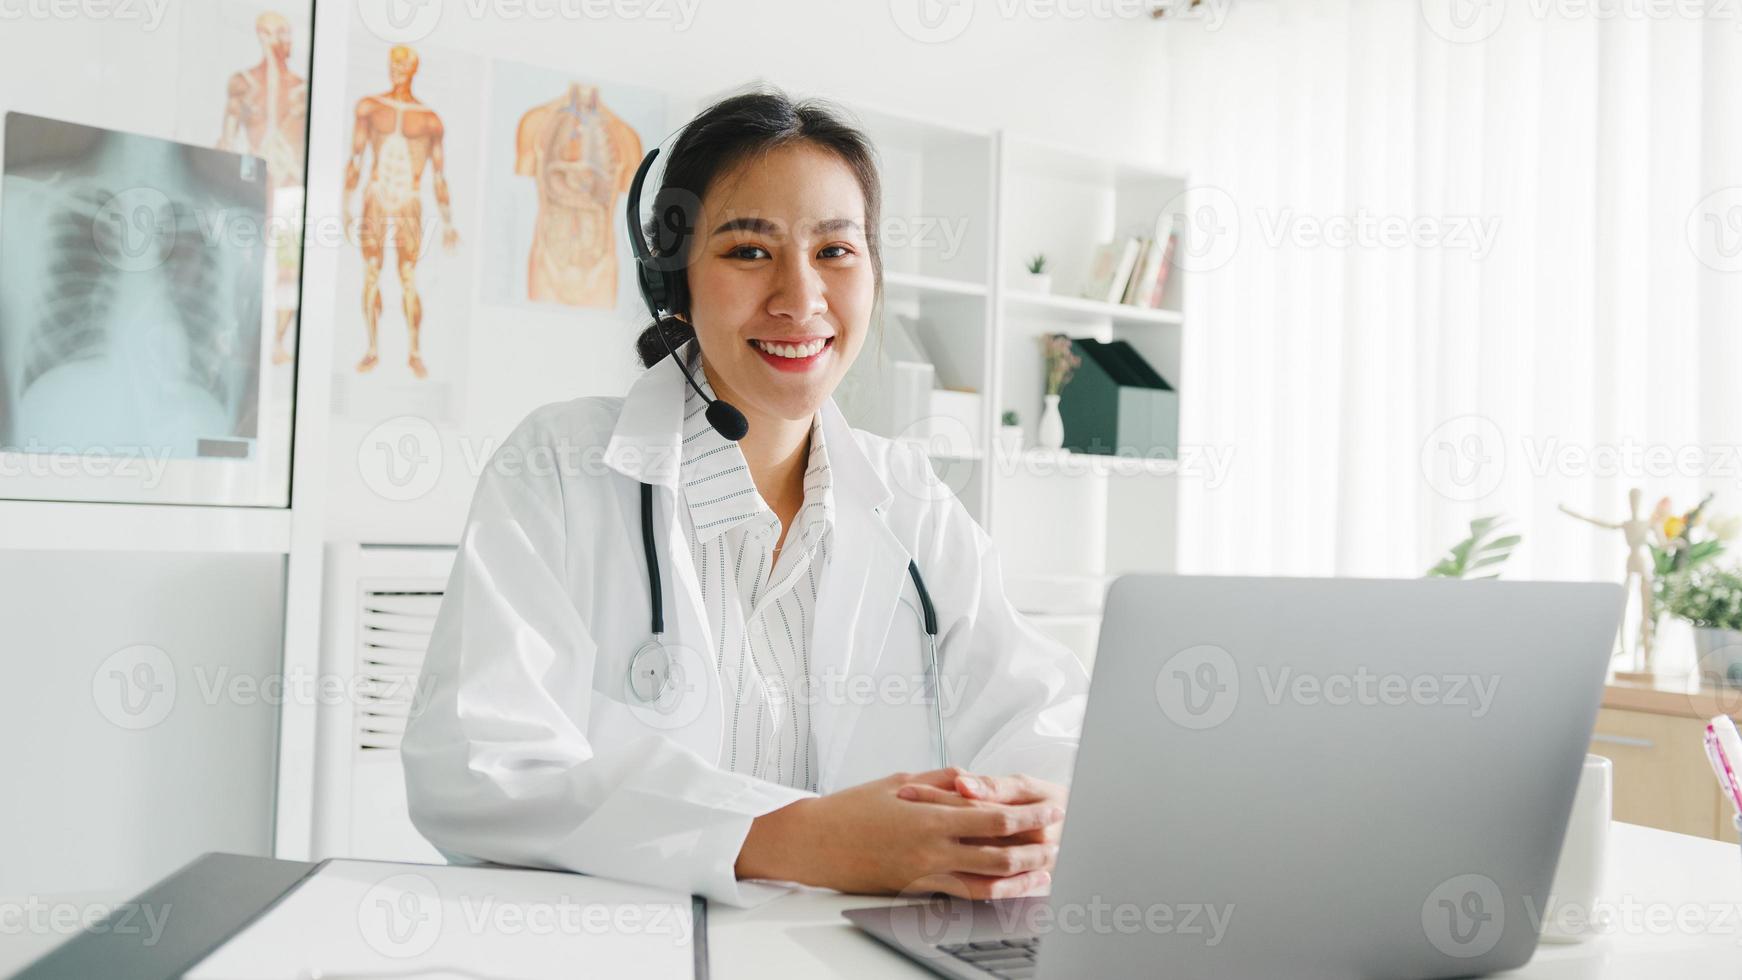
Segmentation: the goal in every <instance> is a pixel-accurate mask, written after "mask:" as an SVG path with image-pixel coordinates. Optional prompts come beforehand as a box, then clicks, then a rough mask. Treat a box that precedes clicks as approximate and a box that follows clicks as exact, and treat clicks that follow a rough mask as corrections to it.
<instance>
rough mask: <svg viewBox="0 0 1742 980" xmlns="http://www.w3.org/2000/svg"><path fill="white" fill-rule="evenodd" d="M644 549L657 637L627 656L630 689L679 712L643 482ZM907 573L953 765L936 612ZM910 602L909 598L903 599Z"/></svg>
mask: <svg viewBox="0 0 1742 980" xmlns="http://www.w3.org/2000/svg"><path fill="white" fill-rule="evenodd" d="M641 547H642V550H643V551H644V552H645V553H646V556H647V591H648V595H649V596H650V598H651V604H652V607H653V624H652V627H653V636H652V637H651V638H650V639H648V640H647V641H646V642H645V643H642V644H641V646H640V647H638V648H637V649H636V651H635V654H634V656H632V657H630V658H629V691H630V693H631V694H632V695H634V697H635V698H636V699H637V700H639V701H640V702H642V703H643V704H646V705H649V706H655V707H660V706H664V708H665V710H671V709H673V708H675V705H673V703H672V702H671V700H670V699H669V695H672V694H674V693H675V692H677V691H678V689H679V688H680V686H681V682H682V679H681V678H680V677H679V676H678V674H679V673H680V672H681V670H682V668H681V667H680V666H678V665H677V664H676V663H675V662H674V661H673V659H672V656H671V652H670V651H669V650H667V649H666V647H665V639H664V637H665V608H664V607H665V603H664V595H663V591H662V588H661V585H660V578H659V551H658V549H657V548H656V547H655V546H654V542H653V484H651V483H643V484H641ZM907 574H908V577H909V578H911V579H913V587H914V590H915V591H917V592H918V593H919V605H920V610H921V616H920V618H921V619H922V620H923V621H924V625H925V638H926V673H927V675H928V676H929V678H930V680H931V704H932V721H933V723H934V725H935V726H936V731H937V751H938V768H939V769H948V768H949V766H950V753H949V749H948V748H947V747H946V746H945V745H944V708H943V698H942V697H941V694H942V688H941V687H939V685H938V613H937V609H936V608H935V607H934V606H932V602H931V593H930V592H929V591H927V590H926V587H925V579H924V578H922V577H921V576H920V574H919V564H918V563H917V562H915V561H914V560H913V559H911V558H909V559H908V560H907ZM902 601H903V602H906V600H905V599H904V600H902Z"/></svg>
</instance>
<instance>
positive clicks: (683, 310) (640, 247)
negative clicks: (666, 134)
mask: <svg viewBox="0 0 1742 980" xmlns="http://www.w3.org/2000/svg"><path fill="white" fill-rule="evenodd" d="M657 156H659V148H658V147H654V148H653V150H652V151H650V152H649V153H648V154H647V157H646V158H645V159H643V160H642V161H641V166H640V168H639V169H637V170H636V171H635V182H634V183H632V184H630V185H629V202H628V207H627V209H626V213H627V215H628V221H629V244H630V247H631V248H632V249H633V250H634V253H635V284H636V285H637V286H639V287H640V289H641V300H642V302H644V303H646V304H647V312H649V313H651V314H653V319H654V326H653V332H654V333H656V334H658V335H659V339H660V340H661V341H663V342H664V343H665V351H666V353H668V354H670V355H671V359H672V361H674V362H675V363H676V364H677V369H678V370H679V371H681V372H683V377H684V380H685V381H688V382H689V383H690V387H691V388H694V389H695V390H696V394H697V395H700V396H701V398H702V400H703V401H705V402H707V403H708V411H707V418H708V424H709V425H712V426H713V427H714V431H716V432H718V433H719V434H720V435H722V436H725V437H726V438H727V439H730V440H731V441H733V442H737V441H738V440H740V439H742V438H744V436H745V434H746V433H748V432H749V431H750V422H749V420H748V419H746V418H745V417H744V413H743V412H740V411H738V409H737V408H735V407H733V406H732V405H731V404H730V403H728V402H723V401H721V400H719V399H718V398H709V397H708V396H707V393H706V392H704V391H702V388H701V386H700V385H698V384H696V379H694V378H692V377H690V372H689V369H688V368H686V367H684V363H683V360H682V359H681V358H679V357H678V356H677V351H675V350H673V349H672V346H671V337H670V336H669V335H668V334H666V332H665V321H666V320H668V319H671V318H673V317H676V316H678V315H679V314H683V315H688V313H689V305H690V296H689V277H688V275H687V274H686V273H685V272H684V269H683V261H684V259H683V245H684V237H685V236H686V235H691V234H694V232H695V229H694V228H693V227H691V226H690V222H691V221H693V220H695V217H696V216H695V215H686V214H684V209H683V207H682V206H681V205H678V204H676V203H668V204H667V205H666V207H665V209H664V212H663V213H661V214H660V215H658V216H657V218H656V220H655V227H656V228H657V229H658V234H659V237H660V242H659V245H660V248H659V252H658V253H657V254H655V253H654V252H653V250H652V249H650V248H648V247H647V239H646V238H644V237H643V236H642V231H641V228H640V226H639V225H638V224H637V220H636V219H637V218H639V217H640V215H641V184H642V182H643V181H645V180H646V179H647V171H649V170H651V169H652V168H653V159H654V157H657ZM658 203H659V202H658V199H657V198H655V200H654V204H655V206H656V207H657V206H658ZM667 233H669V234H670V236H671V240H670V242H667V241H666V240H665V239H666V235H667Z"/></svg>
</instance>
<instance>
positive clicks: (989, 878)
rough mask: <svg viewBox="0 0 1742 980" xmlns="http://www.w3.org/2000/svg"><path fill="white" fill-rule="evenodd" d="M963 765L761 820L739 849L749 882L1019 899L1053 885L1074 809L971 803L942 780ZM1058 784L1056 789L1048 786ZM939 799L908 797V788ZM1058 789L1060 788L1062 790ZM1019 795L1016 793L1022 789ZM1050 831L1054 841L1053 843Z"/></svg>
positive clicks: (895, 779) (886, 781)
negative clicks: (1060, 840) (1065, 823)
mask: <svg viewBox="0 0 1742 980" xmlns="http://www.w3.org/2000/svg"><path fill="white" fill-rule="evenodd" d="M965 775H966V774H965V773H962V771H961V770H959V769H943V770H937V771H935V772H928V773H916V774H910V773H896V774H894V775H891V776H886V777H884V778H882V779H878V780H874V781H872V782H869V783H864V784H861V785H859V786H854V787H852V788H851V789H845V790H842V791H840V792H838V793H831V794H829V795H827V796H819V797H816V798H813V799H803V800H799V801H798V802H796V803H792V804H790V805H788V806H785V807H782V808H781V809H779V810H775V811H774V812H772V813H766V814H763V815H762V816H760V817H757V818H756V819H755V820H754V821H753V822H752V823H751V825H750V833H749V835H748V836H746V837H745V839H744V846H743V848H742V849H741V850H740V851H739V853H738V861H737V865H736V871H737V874H738V877H740V878H775V879H780V880H783V881H796V882H799V883H801V884H806V885H819V886H822V887H825V888H833V889H836V890H837V891H843V892H858V893H861V894H912V893H936V892H941V893H943V894H946V895H954V896H957V897H959V898H973V899H981V898H1009V897H1012V896H1016V895H1025V894H1028V893H1030V892H1032V891H1035V890H1037V889H1040V888H1044V887H1045V886H1046V885H1047V884H1048V883H1049V882H1050V881H1051V880H1052V875H1051V870H1050V869H1051V868H1052V864H1053V859H1054V857H1055V856H1056V855H1057V853H1058V844H1057V835H1056V833H1052V832H1053V831H1055V830H1056V827H1057V825H1058V823H1059V822H1060V821H1061V820H1063V819H1064V809H1063V807H1062V806H1061V805H1058V804H1055V803H1052V802H1051V801H1050V800H1037V801H1036V802H1032V803H1004V802H998V801H994V800H990V799H988V800H977V799H964V798H962V797H960V796H958V795H957V794H955V793H953V792H951V793H949V794H948V795H949V796H951V797H955V799H954V800H953V801H947V802H946V801H944V800H943V799H942V795H943V794H944V791H943V790H942V789H939V788H938V787H939V786H940V784H953V783H954V782H955V781H956V780H957V779H958V777H960V776H965ZM1047 785H1051V784H1047ZM906 786H914V787H925V788H926V789H933V790H937V792H938V794H939V798H938V799H904V798H903V797H902V796H901V795H900V791H901V789H902V788H903V787H906ZM1055 788H1056V787H1055ZM1013 791H1014V790H1012V792H1013ZM1049 833H1051V834H1052V835H1051V836H1050V837H1049V836H1048V835H1049Z"/></svg>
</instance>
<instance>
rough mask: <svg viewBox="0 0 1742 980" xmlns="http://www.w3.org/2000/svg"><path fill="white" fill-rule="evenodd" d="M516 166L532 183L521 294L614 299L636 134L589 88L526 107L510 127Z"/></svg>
mask: <svg viewBox="0 0 1742 980" xmlns="http://www.w3.org/2000/svg"><path fill="white" fill-rule="evenodd" d="M514 161H515V162H514V172H515V173H516V174H519V175H521V176H523V177H531V178H532V179H533V180H534V181H535V182H536V184H537V187H538V217H537V220H536V223H535V225H534V230H533V237H532V249H531V253H530V254H529V255H528V257H527V270H526V294H527V298H529V299H532V300H534V301H537V302H549V303H561V304H564V305H566V306H578V307H595V308H602V309H612V308H614V307H615V306H616V305H617V244H616V243H617V237H616V234H615V232H616V229H617V221H616V219H615V218H614V217H613V216H614V215H615V214H616V207H617V199H618V197H619V196H620V195H622V194H624V193H625V192H627V191H628V190H629V182H630V180H631V179H632V178H633V177H634V175H635V167H636V165H637V164H638V163H640V161H641V138H640V137H639V136H637V135H636V134H635V130H634V128H633V127H631V126H630V125H629V124H628V123H626V122H624V121H623V120H622V119H620V118H618V116H617V115H616V113H613V112H612V111H611V110H610V109H608V108H606V107H605V105H604V103H603V102H602V101H601V100H600V98H599V90H598V88H597V87H595V86H591V85H583V84H581V83H580V82H571V83H570V84H569V87H568V91H567V92H565V93H564V94H563V95H562V96H561V97H560V98H557V99H552V100H551V101H549V102H546V103H544V104H543V105H540V106H537V107H536V108H534V109H532V110H531V111H529V112H527V113H526V114H525V115H524V116H522V117H521V119H520V126H519V127H518V129H517V131H516V133H515V153H514Z"/></svg>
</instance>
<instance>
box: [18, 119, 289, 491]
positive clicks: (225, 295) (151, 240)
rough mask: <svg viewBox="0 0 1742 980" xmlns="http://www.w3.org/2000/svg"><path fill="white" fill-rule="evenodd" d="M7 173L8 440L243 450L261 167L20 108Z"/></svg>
mask: <svg viewBox="0 0 1742 980" xmlns="http://www.w3.org/2000/svg"><path fill="white" fill-rule="evenodd" d="M4 174H5V176H4V181H3V185H0V196H3V197H4V199H5V201H6V207H5V209H4V211H0V446H3V447H4V448H5V449H7V450H9V451H12V452H20V453H27V454H42V453H47V454H69V453H71V454H85V453H96V454H99V455H105V456H137V455H141V454H144V455H148V456H158V455H161V456H162V457H164V458H167V459H217V460H247V459H249V458H250V457H251V456H252V455H253V453H254V444H255V439H256V436H257V434H258V431H259V426H260V417H259V400H258V399H259V387H260V360H261V357H260V340H261V336H262V329H261V327H262V323H263V320H264V316H265V310H264V301H265V296H266V292H267V288H266V277H267V248H266V244H265V241H264V237H265V236H264V230H265V228H266V221H265V218H266V213H267V207H268V199H269V193H270V181H269V178H268V174H267V170H266V166H265V162H264V161H263V160H262V159H261V158H260V157H257V156H252V155H248V154H240V153H234V152H230V151H228V150H218V149H213V148H210V147H202V146H190V145H188V144H185V143H177V142H173V141H170V140H164V139H158V138H156V137H151V136H140V135H136V134H131V133H123V132H117V131H114V130H108V129H101V128H97V127H91V126H83V125H79V124H76V123H70V122H64V121H61V120H55V119H46V118H42V117H38V116H31V115H25V114H23V113H16V112H13V113H7V115H6V139H5V157H4Z"/></svg>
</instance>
